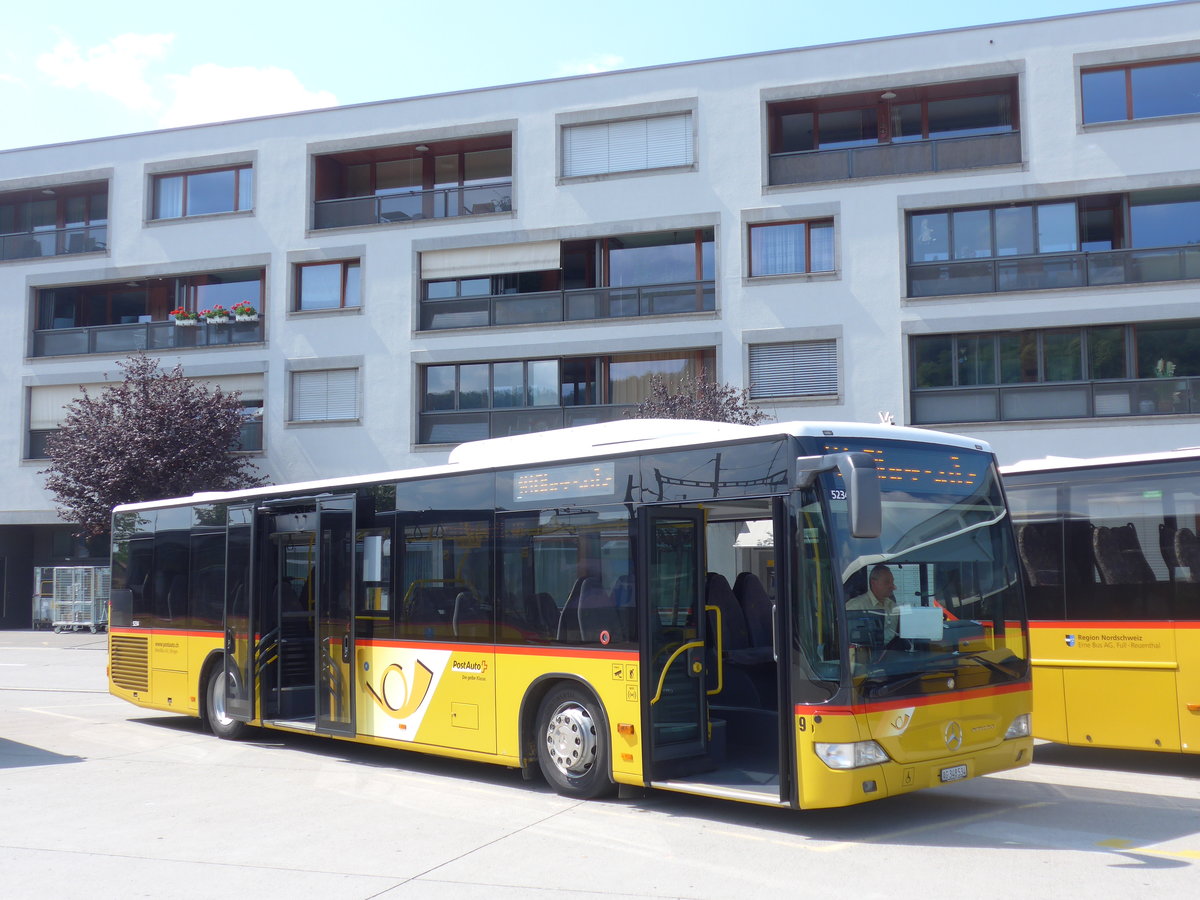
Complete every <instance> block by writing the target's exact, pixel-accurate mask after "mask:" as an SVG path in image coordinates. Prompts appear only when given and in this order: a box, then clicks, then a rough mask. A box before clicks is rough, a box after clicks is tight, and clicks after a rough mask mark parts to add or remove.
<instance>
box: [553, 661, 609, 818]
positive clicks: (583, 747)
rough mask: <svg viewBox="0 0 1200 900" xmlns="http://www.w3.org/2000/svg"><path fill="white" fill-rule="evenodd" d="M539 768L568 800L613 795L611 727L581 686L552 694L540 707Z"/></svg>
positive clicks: (555, 788)
mask: <svg viewBox="0 0 1200 900" xmlns="http://www.w3.org/2000/svg"><path fill="white" fill-rule="evenodd" d="M537 755H538V766H539V767H540V768H541V770H542V775H543V776H545V778H546V781H547V783H549V785H550V786H551V787H552V788H554V790H555V791H557V792H558V793H560V794H562V795H564V796H566V797H576V798H580V799H587V798H590V797H600V796H602V795H604V794H609V793H612V791H613V789H614V788H615V785H614V784H613V782H612V779H611V777H610V776H609V763H608V756H609V742H608V728H607V726H606V724H605V721H604V717H603V715H601V707H600V705H599V704H598V703H597V702H596V701H595V700H594V699H593V698H592V697H591V696H590V695H589V694H588V693H586V692H585V691H583V690H581V689H579V688H578V687H573V686H570V685H564V686H562V687H559V688H556V689H555V690H552V691H550V693H548V694H547V695H546V696H545V697H544V698H543V699H542V702H541V705H540V706H539V707H538V717H537Z"/></svg>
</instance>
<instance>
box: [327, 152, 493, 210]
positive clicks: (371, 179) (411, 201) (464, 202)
mask: <svg viewBox="0 0 1200 900" xmlns="http://www.w3.org/2000/svg"><path fill="white" fill-rule="evenodd" d="M512 171H513V170H512V135H511V134H497V135H485V136H482V137H473V138H463V139H459V140H453V141H430V142H429V143H428V144H414V145H404V146H397V147H380V148H375V149H372V150H356V151H352V152H347V153H336V154H329V155H326V156H318V157H316V159H315V160H314V173H315V199H316V205H315V209H314V214H313V227H314V228H339V227H345V226H349V225H378V224H385V223H394V222H408V221H412V220H422V219H443V218H449V217H455V216H470V215H486V214H490V213H499V212H511V211H512V208H513V177H512Z"/></svg>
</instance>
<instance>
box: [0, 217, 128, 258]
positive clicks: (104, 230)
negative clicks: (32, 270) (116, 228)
mask: <svg viewBox="0 0 1200 900" xmlns="http://www.w3.org/2000/svg"><path fill="white" fill-rule="evenodd" d="M107 241H108V226H107V225H81V226H77V227H74V228H56V229H51V230H46V231H24V232H17V233H16V234H3V235H0V260H3V259H34V258H37V257H43V256H63V255H66V254H69V253H97V252H99V251H101V250H104V249H106V248H107Z"/></svg>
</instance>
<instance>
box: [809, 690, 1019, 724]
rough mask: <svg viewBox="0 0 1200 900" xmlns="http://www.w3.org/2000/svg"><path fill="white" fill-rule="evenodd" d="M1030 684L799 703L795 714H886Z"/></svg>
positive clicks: (969, 698)
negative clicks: (844, 703) (840, 702)
mask: <svg viewBox="0 0 1200 900" xmlns="http://www.w3.org/2000/svg"><path fill="white" fill-rule="evenodd" d="M1030 690H1031V688H1030V686H1029V683H1028V682H1022V683H1020V684H1004V685H996V686H995V687H984V688H973V689H971V690H966V691H948V692H947V693H945V694H931V695H928V696H924V697H902V698H897V699H895V700H880V701H878V702H876V703H859V704H854V705H851V706H812V705H809V704H802V703H797V704H796V707H795V713H796V715H798V716H816V715H842V716H846V715H850V716H860V715H864V714H866V713H873V712H885V711H887V710H890V709H903V708H904V707H906V706H936V705H937V704H940V703H946V702H948V701H961V700H978V699H980V698H983V697H997V696H1000V695H1001V694H1019V693H1029V692H1030Z"/></svg>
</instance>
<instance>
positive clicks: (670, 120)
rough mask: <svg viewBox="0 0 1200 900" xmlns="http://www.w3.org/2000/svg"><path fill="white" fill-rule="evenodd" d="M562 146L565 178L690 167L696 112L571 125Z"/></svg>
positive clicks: (566, 129) (566, 128)
mask: <svg viewBox="0 0 1200 900" xmlns="http://www.w3.org/2000/svg"><path fill="white" fill-rule="evenodd" d="M562 149H563V154H562V157H563V163H562V165H563V169H562V173H563V177H564V178H570V177H572V176H576V175H607V174H611V173H614V172H636V171H642V170H646V169H665V168H671V167H673V166H690V165H691V164H692V163H693V161H694V159H695V154H694V148H693V137H692V114H691V113H690V112H686V113H678V114H675V115H669V116H654V117H652V118H645V119H626V120H623V121H620V122H600V123H598V124H594V125H567V126H564V127H563V130H562Z"/></svg>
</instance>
